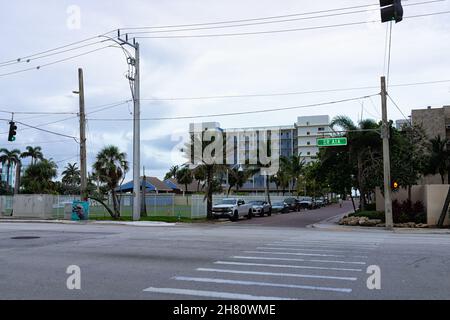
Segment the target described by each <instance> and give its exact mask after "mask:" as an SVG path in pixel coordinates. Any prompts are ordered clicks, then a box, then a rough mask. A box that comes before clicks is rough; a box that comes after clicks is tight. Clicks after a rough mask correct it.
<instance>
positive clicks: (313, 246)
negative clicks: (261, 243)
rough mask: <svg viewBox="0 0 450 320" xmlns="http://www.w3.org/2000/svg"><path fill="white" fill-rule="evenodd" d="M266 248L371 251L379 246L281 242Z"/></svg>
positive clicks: (270, 244) (269, 244)
mask: <svg viewBox="0 0 450 320" xmlns="http://www.w3.org/2000/svg"><path fill="white" fill-rule="evenodd" d="M266 246H272V247H299V248H320V249H326V248H329V249H333V250H335V249H338V250H339V249H351V250H367V249H369V250H371V249H377V248H378V246H357V247H355V246H346V245H345V246H343V245H325V244H324V245H321V244H320V245H317V244H308V243H302V244H291V243H280V242H274V243H268V244H266Z"/></svg>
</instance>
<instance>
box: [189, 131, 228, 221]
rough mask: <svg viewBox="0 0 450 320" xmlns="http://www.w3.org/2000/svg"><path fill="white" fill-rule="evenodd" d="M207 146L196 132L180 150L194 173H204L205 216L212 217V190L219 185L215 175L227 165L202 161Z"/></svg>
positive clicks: (221, 171)
mask: <svg viewBox="0 0 450 320" xmlns="http://www.w3.org/2000/svg"><path fill="white" fill-rule="evenodd" d="M207 146H208V142H207V141H204V139H203V133H196V134H193V135H191V141H190V142H188V143H186V145H185V148H183V149H181V152H184V153H185V157H186V158H187V159H188V162H189V163H191V164H193V165H194V166H195V168H194V169H193V172H194V175H199V174H201V175H204V180H205V183H204V186H205V192H206V195H205V200H206V210H207V218H208V219H212V218H213V215H212V207H213V203H212V201H213V199H212V198H213V194H214V192H216V191H217V190H218V188H219V187H220V183H219V182H218V180H217V175H219V174H220V173H223V172H225V170H226V169H227V166H226V165H224V164H218V163H214V162H213V163H210V162H209V161H204V159H203V151H204V150H205V148H206V147H207ZM196 149H200V152H196V151H195V150H196ZM197 151H198V150H197Z"/></svg>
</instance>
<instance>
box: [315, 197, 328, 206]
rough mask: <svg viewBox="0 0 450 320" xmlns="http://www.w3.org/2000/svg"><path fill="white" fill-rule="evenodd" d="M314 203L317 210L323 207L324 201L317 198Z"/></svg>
mask: <svg viewBox="0 0 450 320" xmlns="http://www.w3.org/2000/svg"><path fill="white" fill-rule="evenodd" d="M314 202H315V206H316V207H317V208H321V207H325V199H324V198H322V197H320V198H317V199H316V200H315V201H314Z"/></svg>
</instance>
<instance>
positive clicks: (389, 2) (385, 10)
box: [380, 0, 403, 23]
mask: <svg viewBox="0 0 450 320" xmlns="http://www.w3.org/2000/svg"><path fill="white" fill-rule="evenodd" d="M380 7H381V22H383V23H384V22H388V21H392V20H395V23H398V22H400V21H402V20H403V7H402V1H401V0H380Z"/></svg>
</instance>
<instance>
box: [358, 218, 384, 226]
mask: <svg viewBox="0 0 450 320" xmlns="http://www.w3.org/2000/svg"><path fill="white" fill-rule="evenodd" d="M381 222H382V221H381V220H379V219H370V220H366V221H364V222H363V223H360V225H361V226H364V227H375V226H376V225H378V224H380V223H381Z"/></svg>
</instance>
